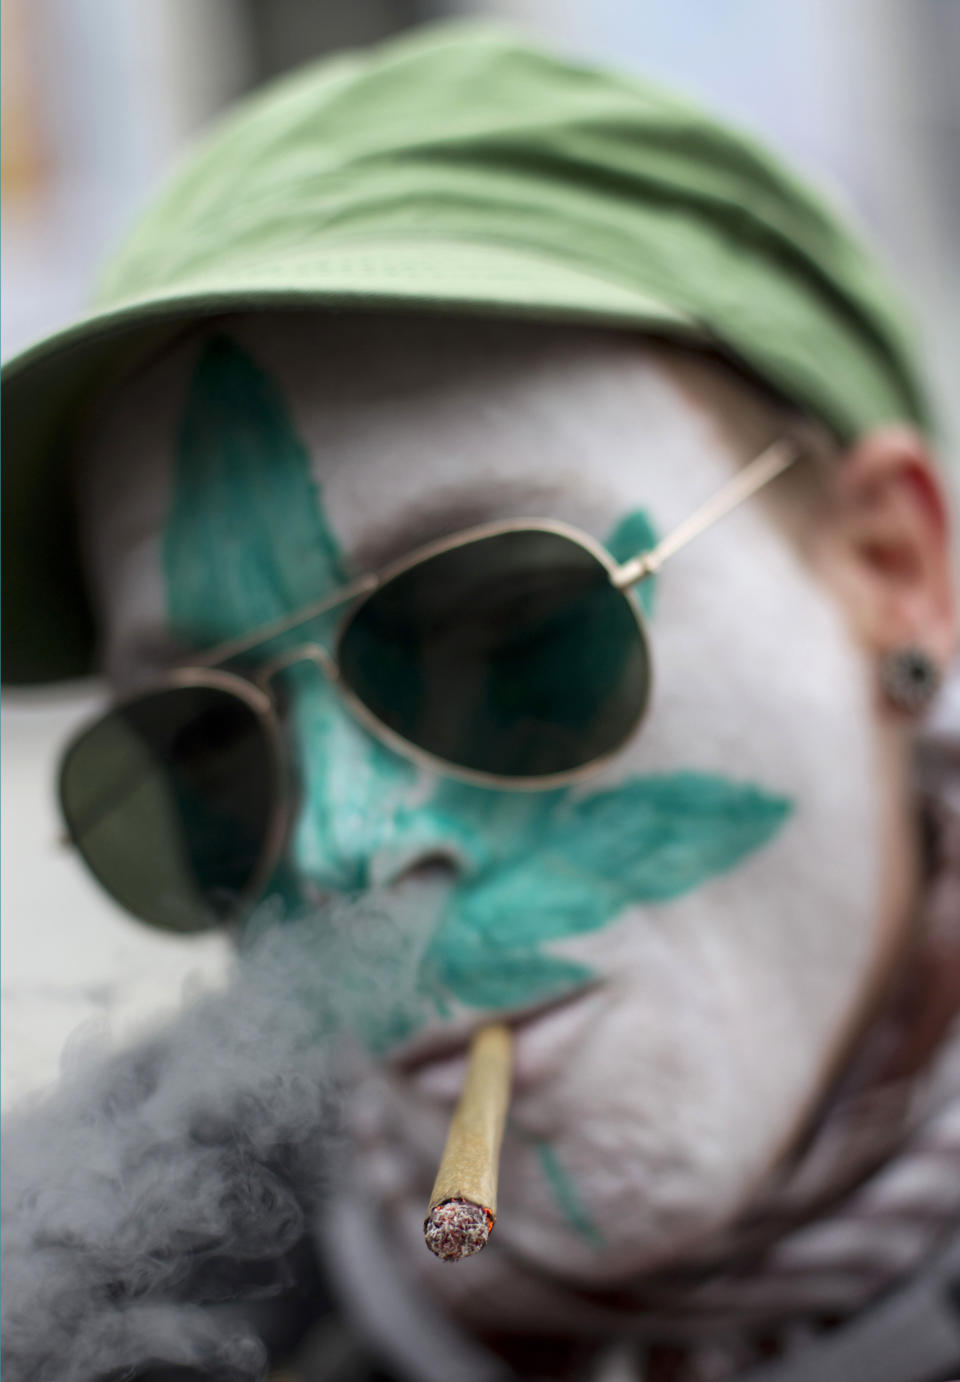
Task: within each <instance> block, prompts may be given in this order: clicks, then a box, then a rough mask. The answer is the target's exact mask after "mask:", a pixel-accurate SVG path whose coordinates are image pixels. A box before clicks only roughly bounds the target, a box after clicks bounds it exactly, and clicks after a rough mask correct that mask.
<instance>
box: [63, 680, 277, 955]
mask: <svg viewBox="0 0 960 1382" xmlns="http://www.w3.org/2000/svg"><path fill="white" fill-rule="evenodd" d="M278 792H279V781H278V765H277V762H276V755H275V753H274V750H273V745H272V743H271V741H270V739H269V737H268V734H267V731H266V729H265V727H264V724H263V722H262V721H261V719H260V717H259V716H258V715H257V714H256V712H255V711H254V710H253V709H252V708H251V707H250V706H249V705H248V704H247V703H246V701H244V700H243V699H241V698H240V697H239V696H237V695H235V694H233V693H232V692H230V691H227V690H223V689H221V688H219V687H211V686H198V687H182V688H181V687H177V688H174V689H171V690H163V691H157V692H154V693H152V694H150V695H145V696H143V697H141V698H140V699H139V700H136V701H132V702H130V703H128V704H127V705H125V706H121V707H119V708H117V709H116V710H114V711H111V712H110V713H109V714H108V715H106V716H105V717H104V718H103V719H102V720H100V721H99V722H98V723H97V724H96V725H94V726H93V727H92V728H91V729H90V730H88V731H87V732H86V734H84V735H83V736H82V737H81V738H79V739H78V740H77V741H76V742H75V743H74V744H73V745H72V747H71V748H70V750H69V751H68V753H67V756H66V758H65V759H64V763H63V768H62V770H61V777H60V800H61V804H62V807H63V813H64V817H65V819H66V822H67V825H68V828H69V831H70V835H71V838H72V839H73V841H74V843H75V844H76V845H77V847H78V849H79V850H80V851H81V853H82V854H83V856H84V859H85V860H86V862H87V864H88V865H89V867H90V868H91V869H92V871H93V873H94V874H95V875H96V877H97V878H98V879H99V880H100V882H101V883H102V884H103V886H104V887H105V888H106V889H107V891H108V892H109V893H111V894H112V896H113V897H114V898H115V899H116V900H117V901H118V902H119V903H120V904H121V906H123V907H126V908H127V910H128V911H130V912H133V913H134V914H135V915H136V916H138V917H141V918H143V920H145V921H150V922H153V923H154V924H155V925H158V926H163V927H166V928H168V929H171V930H175V931H196V930H201V929H203V928H205V927H208V926H215V925H217V924H218V923H219V922H222V921H224V920H226V919H228V918H230V917H232V916H235V915H236V914H237V912H238V910H239V907H240V904H241V903H242V902H243V901H246V900H249V896H248V894H249V889H250V885H251V881H252V880H253V878H254V875H255V873H256V871H257V868H258V865H259V864H260V861H261V860H262V859H263V854H264V848H265V842H266V840H267V838H268V834H269V830H270V825H271V822H272V820H273V812H274V810H275V808H276V803H277V799H278Z"/></svg>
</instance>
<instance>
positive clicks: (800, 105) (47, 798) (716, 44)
mask: <svg viewBox="0 0 960 1382" xmlns="http://www.w3.org/2000/svg"><path fill="white" fill-rule="evenodd" d="M451 15H461V16H467V15H483V16H487V17H490V18H495V19H500V20H504V21H508V22H510V23H512V24H514V25H516V26H519V27H520V28H522V29H524V30H526V31H527V32H529V33H530V34H533V35H539V36H540V37H542V38H544V39H546V40H548V41H549V42H551V43H552V44H553V45H554V46H555V47H558V48H560V49H562V50H565V51H567V52H570V53H574V54H580V55H582V56H584V57H587V58H591V59H597V60H600V61H609V62H612V63H615V64H616V65H617V66H619V67H621V68H626V69H634V70H637V71H643V72H645V73H647V74H649V75H651V76H655V77H658V78H660V79H661V80H663V81H664V82H667V83H670V84H672V85H674V86H676V87H679V88H680V89H682V90H685V91H686V92H687V93H688V94H690V95H693V96H695V97H697V98H699V99H701V100H702V101H704V102H706V103H708V104H710V105H712V106H713V107H714V108H716V109H717V110H718V111H722V112H725V113H726V114H727V115H728V116H730V117H732V118H734V119H735V120H736V121H738V122H739V123H740V124H742V125H744V126H747V127H749V128H751V129H753V130H754V131H755V132H756V133H758V134H760V135H761V136H762V137H763V138H765V139H766V140H767V141H768V142H770V143H771V144H772V145H774V146H775V147H777V148H779V149H781V150H782V151H783V152H784V153H785V154H787V155H788V156H790V157H791V158H792V159H793V160H794V161H795V162H796V163H797V164H798V165H799V166H800V167H801V168H803V169H805V170H806V171H807V172H808V173H809V174H811V175H812V176H813V177H814V178H816V179H817V180H818V181H819V182H820V183H821V184H823V185H825V186H826V188H827V189H828V190H829V191H831V192H832V194H833V195H834V197H835V198H836V199H839V200H840V201H841V202H843V203H844V204H845V206H846V207H847V209H848V211H849V213H850V214H851V215H852V216H853V217H854V219H856V220H857V221H859V222H860V224H861V226H862V228H863V230H864V231H865V233H866V234H867V236H868V237H869V238H870V239H871V240H872V241H873V243H874V245H875V246H876V248H877V250H878V252H879V254H880V257H881V258H882V259H883V260H885V261H886V263H887V265H888V266H889V267H890V269H891V271H892V273H893V274H894V276H895V277H896V278H897V279H899V281H900V284H901V286H902V289H903V291H904V293H905V294H906V296H907V297H908V298H909V299H910V300H911V301H912V303H913V307H914V311H915V315H916V318H917V322H918V326H919V330H920V335H921V340H922V344H923V349H924V352H925V355H926V359H927V364H928V369H929V375H930V379H931V381H932V385H933V389H934V394H935V400H936V402H937V404H938V406H939V411H940V418H941V430H942V433H943V448H944V450H945V451H946V452H947V453H948V454H949V455H950V457H951V459H952V460H953V462H954V466H955V467H957V468H958V469H960V388H958V387H957V381H958V380H960V329H958V322H960V255H958V250H960V156H958V150H960V84H958V82H957V78H956V73H957V71H958V69H960V0H777V3H771V0H669V3H667V2H666V0H486V3H484V2H483V0H476V2H475V3H472V2H471V0H447V3H443V0H326V2H325V3H324V0H202V3H199V2H198V0H140V3H138V4H130V3H129V0H85V3H84V4H82V5H78V4H77V3H76V0H2V2H0V16H2V34H0V52H2V83H0V92H2V194H3V199H2V235H3V253H2V285H0V286H2V312H0V328H2V329H0V348H2V353H3V355H4V357H6V356H8V355H10V354H11V353H13V352H15V351H18V350H20V349H21V348H22V347H24V346H25V345H27V344H29V343H30V342H31V341H32V340H33V339H35V338H36V337H38V336H40V335H42V334H44V333H46V332H47V331H49V330H51V329H53V328H55V327H58V326H60V325H62V324H65V323H66V322H67V321H69V320H70V319H71V318H72V317H73V316H74V315H76V314H77V313H78V312H79V311H81V310H82V308H83V307H84V305H85V302H86V300H87V298H88V295H89V292H90V289H91V285H92V284H93V282H94V281H95V278H96V274H97V270H98V266H99V265H100V263H101V262H102V261H103V259H104V258H105V257H106V256H107V254H108V253H109V250H110V248H111V246H112V245H113V244H114V243H115V242H116V241H117V240H118V239H119V238H120V237H121V235H122V234H123V232H124V229H125V228H126V227H127V226H128V225H129V223H130V221H131V220H132V218H133V217H134V216H135V215H136V213H137V211H138V209H139V208H140V207H141V206H142V204H143V203H144V202H145V200H146V199H147V197H148V195H149V193H150V191H151V189H152V188H153V187H154V186H155V185H156V183H157V181H158V179H159V178H161V177H162V176H163V174H164V173H165V172H166V171H167V170H168V169H169V168H170V167H171V165H172V164H173V163H174V162H175V160H176V159H177V158H178V156H179V154H180V152H181V150H182V149H184V147H185V146H186V145H187V144H188V143H189V142H190V140H191V138H192V137H193V136H194V135H195V134H196V133H197V132H198V131H200V130H201V129H202V128H203V127H204V126H205V125H207V124H208V123H209V122H211V121H212V120H213V119H214V118H215V117H216V115H217V113H218V112H219V111H220V110H221V109H222V108H223V107H224V106H226V105H228V104H229V103H230V102H232V101H233V100H235V99H236V98H237V97H239V96H241V95H242V94H243V93H244V92H246V91H249V90H251V89H253V88H255V87H257V86H259V85H260V84H262V83H263V82H265V81H267V80H269V79H270V78H271V77H272V76H274V75H275V74H277V73H279V72H282V71H284V70H286V69H288V68H291V67H294V66H298V65H300V64H301V63H303V62H304V61H307V60H309V59H310V58H312V57H319V56H321V55H322V54H324V53H327V52H332V51H336V50H341V49H344V48H349V47H352V46H356V45H358V44H364V43H368V42H371V41H374V40H376V39H378V38H380V37H383V36H386V35H388V34H391V33H395V32H397V31H399V30H402V29H404V28H407V27H409V26H411V25H414V24H418V23H422V22H425V21H427V20H430V19H436V18H440V17H445V16H451ZM955 473H957V471H956V470H955ZM100 694H101V692H100V688H98V687H96V686H84V687H76V686H73V687H68V688H63V689H59V690H57V691H56V692H54V693H44V694H43V695H40V696H38V695H31V696H24V695H22V694H21V695H19V696H15V695H12V694H10V695H7V696H6V697H5V700H4V706H3V711H2V716H0V721H2V752H3V779H2V791H3V801H2V808H3V809H2V822H3V838H2V851H3V857H2V862H3V871H2V889H3V893H2V909H3V922H4V924H3V928H2V946H3V954H2V961H3V1037H4V1039H3V1047H2V1050H3V1072H2V1086H0V1090H2V1097H3V1102H4V1104H9V1103H10V1102H11V1100H13V1099H15V1098H17V1097H18V1096H20V1095H21V1094H23V1093H26V1092H28V1091H29V1090H31V1089H33V1088H35V1087H37V1086H39V1085H42V1084H43V1083H45V1082H46V1081H48V1080H50V1079H52V1078H54V1077H55V1075H56V1073H57V1069H58V1063H59V1059H60V1053H61V1050H62V1048H63V1045H64V1041H65V1040H66V1039H67V1038H68V1037H70V1035H71V1033H73V1034H74V1035H73V1037H72V1039H73V1040H84V1039H90V1038H91V1037H92V1036H93V1035H94V1033H93V1032H92V1031H91V1026H90V1024H91V1023H92V1024H93V1027H94V1028H95V1029H97V1028H99V1027H102V1026H104V1025H106V1026H108V1027H109V1029H110V1030H111V1031H112V1032H113V1034H114V1035H115V1036H117V1037H118V1038H122V1037H123V1036H124V1035H125V1034H126V1033H128V1032H129V1031H130V1030H131V1029H132V1028H134V1027H136V1026H138V1025H139V1024H141V1023H143V1022H144V1021H147V1020H149V1019H150V1018H151V1016H152V1015H154V1014H156V1013H157V1012H159V1011H164V1010H169V1009H171V1008H173V1007H175V1006H176V1005H177V1004H178V1002H179V1000H180V996H181V989H182V985H183V983H184V982H185V981H186V982H188V983H217V982H219V981H220V979H221V977H222V975H223V972H224V968H225V965H226V959H227V956H226V950H225V946H224V943H223V942H221V941H220V939H219V938H217V937H204V938H201V939H198V940H193V941H178V940H175V939H168V938H165V937H162V936H160V935H155V934H153V933H149V932H147V931H146V930H145V929H142V928H140V927H138V926H137V925H136V923H133V922H130V921H128V920H127V919H126V918H125V917H124V916H123V915H121V914H120V913H119V912H118V911H117V910H116V909H114V908H112V907H111V904H110V903H109V902H108V901H106V899H104V898H103V897H102V896H101V894H100V893H99V891H97V890H96V889H95V887H94V885H93V884H92V883H90V882H89V881H88V880H87V878H86V876H85V875H83V874H82V873H81V869H80V866H79V864H78V863H77V862H76V861H75V860H74V859H73V858H72V856H71V854H70V852H69V851H68V850H65V849H64V848H63V847H62V846H61V845H60V844H59V843H58V840H57V831H58V827H57V821H56V815H55V811H54V804H53V777H54V771H55V763H56V757H57V752H58V748H59V745H60V744H61V743H62V741H63V739H64V737H65V736H66V734H67V733H68V732H69V730H70V728H71V727H72V725H73V724H75V723H77V722H78V721H79V720H80V719H82V718H83V717H85V716H86V715H87V714H89V713H90V711H91V709H92V707H93V706H94V705H95V704H96V703H97V700H98V698H99V696H100ZM78 1028H79V1029H80V1031H79V1034H77V1029H78Z"/></svg>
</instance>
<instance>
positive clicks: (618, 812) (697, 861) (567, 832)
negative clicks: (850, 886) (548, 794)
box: [429, 772, 791, 1007]
mask: <svg viewBox="0 0 960 1382" xmlns="http://www.w3.org/2000/svg"><path fill="white" fill-rule="evenodd" d="M790 810H791V805H790V802H789V801H787V800H786V799H785V798H782V797H776V796H772V795H770V794H768V793H766V792H764V791H762V790H761V789H760V788H758V787H756V786H753V785H752V784H749V783H748V784H741V783H736V782H731V781H728V780H727V779H725V778H721V777H715V776H711V775H708V774H703V773H694V772H686V773H675V774H671V775H664V776H651V777H645V778H635V779H633V780H632V781H629V782H626V783H625V784H624V785H623V786H620V787H616V788H614V789H612V790H611V791H608V792H600V793H597V794H596V795H594V796H591V797H587V798H585V799H583V800H581V801H578V802H575V803H570V802H567V803H565V804H562V805H559V806H558V808H557V811H556V814H555V816H554V818H553V820H552V821H551V822H550V823H549V824H547V825H545V826H543V827H542V829H541V832H540V835H539V838H538V839H537V840H536V841H532V840H531V841H528V842H527V843H528V845H529V848H528V850H527V851H526V852H525V851H524V850H523V849H522V846H521V847H519V848H518V850H517V853H516V854H515V856H514V858H513V859H512V860H508V861H506V862H505V863H504V864H503V865H502V866H501V867H499V868H497V869H495V870H492V871H491V872H489V873H487V874H482V875H481V876H480V877H478V878H477V879H475V880H473V881H472V882H469V883H466V884H465V885H463V886H462V887H461V888H460V889H459V890H458V893H457V894H456V895H455V896H454V898H453V899H452V900H451V905H450V908H449V910H448V913H447V915H446V917H445V918H444V921H443V923H442V925H441V926H440V928H439V930H438V932H437V934H436V935H435V936H434V939H433V941H432V943H431V947H430V952H429V959H430V963H431V964H432V966H433V967H434V969H435V971H436V973H437V974H438V976H439V977H440V978H441V979H442V980H443V982H444V983H446V984H447V986H448V987H449V988H450V990H451V991H452V992H453V993H455V994H456V995H457V996H458V997H460V998H461V999H462V1001H464V1002H466V1003H469V1004H472V1005H476V1006H479V1007H508V1006H512V1005H520V1004H523V1003H530V1002H537V1001H540V1000H542V999H543V998H545V997H548V996H555V995H557V994H559V993H561V992H563V991H564V988H571V987H573V986H574V985H575V984H576V983H578V982H584V981H585V980H586V979H587V978H589V977H591V976H590V973H589V971H588V970H587V969H586V968H585V967H584V966H577V965H574V966H573V967H572V968H569V969H568V970H567V973H566V975H564V973H563V972H562V970H561V969H560V968H559V967H558V966H560V965H566V966H569V965H570V962H569V961H567V960H561V959H559V958H558V957H556V956H550V955H547V954H545V953H543V952H542V951H541V950H540V949H538V947H539V946H541V945H542V944H543V943H544V942H547V941H554V940H561V939H564V938H566V937H570V936H576V935H582V934H585V933H588V932H590V931H595V930H597V929H599V928H600V927H603V926H605V925H607V924H608V923H609V922H611V921H613V920H615V918H616V917H617V915H618V914H619V913H620V912H621V911H622V910H623V909H624V908H625V907H627V906H629V905H631V904H636V903H643V902H648V903H650V902H665V901H668V900H670V899H671V898H674V897H679V896H680V895H681V894H683V893H686V892H689V891H690V890H691V889H693V888H696V887H698V886H700V885H701V884H702V883H704V882H705V881H706V880H707V879H709V878H711V877H713V876H714V875H716V874H719V873H723V872H725V871H727V870H728V869H731V868H733V867H734V865H736V864H737V863H738V862H739V861H740V860H741V859H743V858H744V857H745V855H747V854H749V853H751V852H752V851H753V850H756V849H758V848H759V847H760V846H761V845H763V844H765V843H767V841H769V840H770V839H771V838H772V837H773V836H774V835H775V834H776V832H777V831H778V830H779V829H780V827H781V826H782V824H783V823H784V821H785V820H786V818H787V816H788V815H789V813H790ZM535 960H536V961H538V962H539V963H534V961H535ZM576 970H579V977H578V975H577V974H576V972H575V971H576Z"/></svg>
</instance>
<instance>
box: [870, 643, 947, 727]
mask: <svg viewBox="0 0 960 1382" xmlns="http://www.w3.org/2000/svg"><path fill="white" fill-rule="evenodd" d="M880 686H881V689H882V690H883V694H884V695H885V696H886V698H887V700H888V701H889V702H890V704H891V705H893V706H896V708H897V709H898V710H905V711H907V712H908V714H912V715H916V714H917V713H918V712H919V711H921V710H923V709H925V708H926V706H928V705H929V704H930V702H931V701H932V700H933V698H934V696H935V695H936V694H937V690H938V688H939V686H940V668H939V667H938V666H937V664H936V663H935V662H934V660H933V658H932V657H931V656H930V654H929V653H927V652H925V651H924V649H923V648H916V647H905V648H894V649H893V650H892V651H891V652H889V653H885V654H884V656H883V658H882V659H881V661H880Z"/></svg>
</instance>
